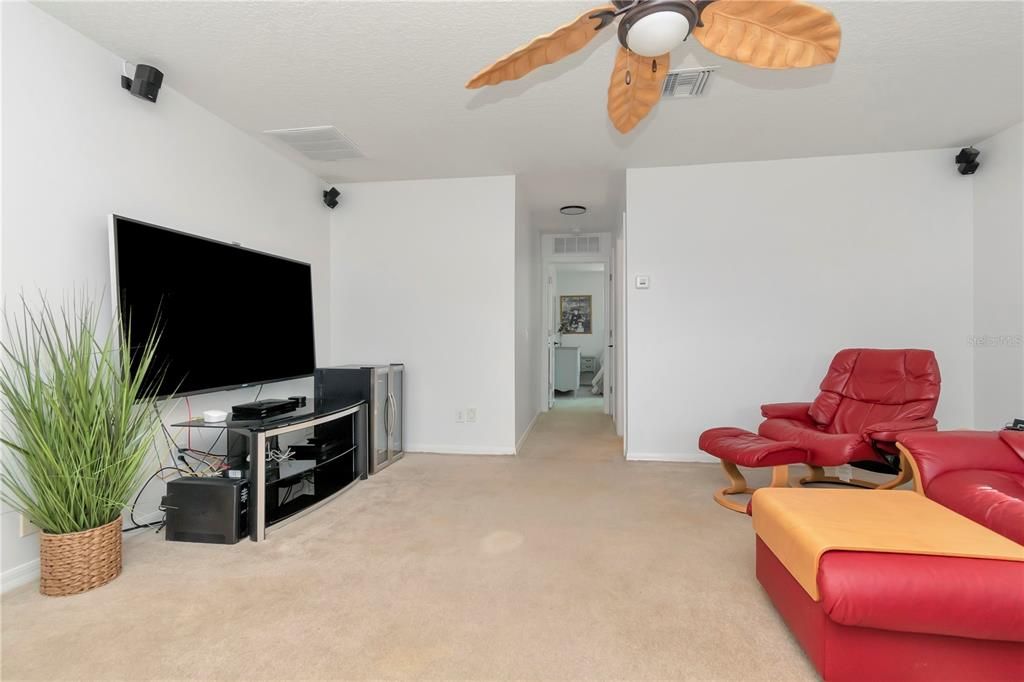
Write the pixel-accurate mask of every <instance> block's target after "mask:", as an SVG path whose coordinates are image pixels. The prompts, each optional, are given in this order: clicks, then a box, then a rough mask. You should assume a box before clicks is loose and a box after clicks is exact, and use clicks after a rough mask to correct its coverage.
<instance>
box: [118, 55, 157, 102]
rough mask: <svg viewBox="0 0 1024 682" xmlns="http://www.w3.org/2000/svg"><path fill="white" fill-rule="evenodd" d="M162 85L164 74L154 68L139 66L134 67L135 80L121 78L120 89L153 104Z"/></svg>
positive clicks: (126, 77)
mask: <svg viewBox="0 0 1024 682" xmlns="http://www.w3.org/2000/svg"><path fill="white" fill-rule="evenodd" d="M163 83H164V73H163V71H161V70H160V69H158V68H156V67H155V66H150V65H148V64H139V65H138V66H136V67H135V78H129V77H128V76H121V87H122V88H124V89H125V90H127V91H129V92H130V93H132V94H133V95H135V96H136V97H138V98H139V99H144V100H148V101H150V102H155V101H156V97H157V95H158V94H160V86H161V85H163Z"/></svg>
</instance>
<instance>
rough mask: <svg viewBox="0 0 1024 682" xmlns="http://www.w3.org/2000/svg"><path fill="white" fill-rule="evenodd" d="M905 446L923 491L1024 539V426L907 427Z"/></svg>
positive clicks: (1020, 540)
mask: <svg viewBox="0 0 1024 682" xmlns="http://www.w3.org/2000/svg"><path fill="white" fill-rule="evenodd" d="M900 449H901V450H902V451H903V453H904V455H906V456H907V458H908V459H909V460H910V463H911V465H912V467H913V469H914V485H915V487H916V488H917V491H918V492H920V493H923V494H924V495H925V496H927V497H928V498H929V499H932V500H935V501H936V502H938V503H939V504H941V505H943V506H946V507H949V508H950V509H952V510H953V511H955V512H957V513H958V514H960V515H962V516H966V517H967V518H969V519H971V520H973V521H977V522H978V523H980V524H981V525H983V526H987V527H988V528H991V529H992V530H994V531H995V532H997V533H999V534H1000V535H1004V536H1006V537H1008V538H1010V539H1011V540H1013V541H1014V542H1016V543H1018V544H1021V545H1024V432H1020V431H940V432H934V433H906V434H903V435H901V436H900ZM1021 589H1024V587H1022V588H1021ZM1022 679H1024V677H1022Z"/></svg>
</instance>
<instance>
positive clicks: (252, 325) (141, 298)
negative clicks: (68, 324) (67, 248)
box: [110, 215, 316, 396]
mask: <svg viewBox="0 0 1024 682" xmlns="http://www.w3.org/2000/svg"><path fill="white" fill-rule="evenodd" d="M110 257H111V272H112V277H113V289H112V291H113V292H114V295H113V301H114V305H115V306H117V309H118V310H119V311H120V313H121V321H122V325H123V327H124V330H125V332H126V333H127V334H128V335H129V338H130V339H131V343H132V345H133V346H138V345H140V344H142V343H143V342H144V341H145V339H146V338H147V337H148V335H149V333H150V331H151V330H152V329H153V328H154V326H158V327H159V329H160V334H161V336H160V343H159V345H158V347H157V352H156V357H155V358H154V362H153V367H152V369H151V374H152V379H153V380H156V378H157V376H158V375H157V374H156V372H157V370H158V369H159V370H163V371H164V375H163V378H162V380H161V381H160V385H159V388H158V393H159V395H161V396H167V395H170V394H172V393H173V394H177V395H189V394H195V393H205V392H209V391H218V390H225V389H230V388H239V387H242V386H252V385H256V384H264V383H269V382H273V381H284V380H286V379H296V378H299V377H304V376H309V375H311V374H313V369H314V367H315V364H316V361H315V355H316V353H315V346H314V340H313V282H312V270H311V268H310V266H309V264H308V263H301V262H299V261H294V260H291V259H288V258H282V257H280V256H273V255H270V254H268V253H261V252H259V251H253V250H252V249H246V248H242V247H241V246H236V245H233V244H226V243H224V242H218V241H214V240H212V239H206V238H203V237H197V236H195V235H191V234H186V233H184V232H178V231H176V230H169V229H167V228H164V227H157V226H156V225H150V224H147V223H144V222H140V221H138V220H131V219H129V218H123V217H121V216H117V215H114V216H111V217H110Z"/></svg>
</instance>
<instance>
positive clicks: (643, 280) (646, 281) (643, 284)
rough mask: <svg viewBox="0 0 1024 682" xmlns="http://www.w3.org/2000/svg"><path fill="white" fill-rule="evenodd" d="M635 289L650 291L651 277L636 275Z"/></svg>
mask: <svg viewBox="0 0 1024 682" xmlns="http://www.w3.org/2000/svg"><path fill="white" fill-rule="evenodd" d="M636 288H637V289H650V288H651V277H650V275H637V276H636Z"/></svg>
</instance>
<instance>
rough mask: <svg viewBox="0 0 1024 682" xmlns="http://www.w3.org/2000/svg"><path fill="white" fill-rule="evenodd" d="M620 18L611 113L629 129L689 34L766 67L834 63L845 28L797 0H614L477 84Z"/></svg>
mask: <svg viewBox="0 0 1024 682" xmlns="http://www.w3.org/2000/svg"><path fill="white" fill-rule="evenodd" d="M616 19H619V28H618V37H619V43H620V45H621V46H620V47H619V52H618V55H617V56H616V58H615V68H614V69H613V70H612V79H611V84H610V85H609V86H608V116H609V118H611V121H612V123H613V124H614V125H615V127H616V128H617V129H618V131H619V132H621V133H628V132H629V131H630V130H632V129H633V128H634V127H635V126H636V124H637V123H639V122H640V121H642V120H643V118H644V117H645V116H647V114H648V113H649V112H650V111H651V109H653V108H654V105H655V104H657V103H658V99H659V98H660V97H661V88H662V83H663V81H664V80H665V76H666V75H668V69H669V53H670V52H671V51H672V50H673V49H674V48H676V47H678V46H679V45H680V44H681V43H682V42H683V41H684V40H686V39H687V38H688V37H689V36H690V34H691V33H692V34H693V36H694V37H695V38H696V39H697V40H698V41H699V42H700V43H701V45H703V46H704V47H705V48H707V49H708V50H710V51H711V52H714V53H715V54H717V55H720V56H722V57H726V58H728V59H732V60H734V61H737V62H740V63H742V64H747V65H749V66H756V67H759V68H762V69H794V68H804V67H808V66H818V65H819V64H829V63H832V62H834V61H835V60H836V56H838V54H839V42H840V37H841V31H840V29H839V23H838V22H837V21H836V18H835V17H834V16H833V15H832V13H831V12H829V11H828V10H825V9H822V8H820V7H816V6H814V5H810V4H807V3H804V2H800V1H799V0H614V1H613V2H612V3H611V4H608V5H603V6H601V7H595V8H594V9H592V10H590V11H588V12H584V13H583V14H581V15H580V16H579V17H577V18H576V20H575V21H573V22H571V23H569V24H566V25H564V26H562V27H560V28H558V29H556V30H555V31H553V32H552V33H548V34H547V35H542V36H539V37H537V38H534V39H533V40H532V41H530V42H529V43H527V44H526V45H524V46H523V47H520V48H519V49H518V50H516V51H515V52H512V53H511V54H508V55H506V56H504V57H502V58H501V59H499V60H498V61H496V62H494V63H493V64H491V65H490V66H488V67H487V68H486V69H484V70H483V71H481V72H480V73H478V74H477V75H475V76H473V78H471V79H470V80H469V82H468V83H466V87H467V88H470V89H473V88H479V87H482V86H484V85H496V84H498V83H501V82H503V81H507V80H515V79H517V78H522V77H523V76H525V75H526V74H528V73H530V72H531V71H533V70H534V69H537V68H539V67H541V66H546V65H547V64H554V63H555V62H557V61H558V60H560V59H562V58H564V57H567V56H568V55H570V54H572V53H573V52H576V51H577V50H580V49H582V48H583V47H584V46H585V45H586V44H587V43H589V42H590V41H591V40H593V39H594V37H595V36H596V35H597V34H598V32H599V31H600V30H601V29H603V28H605V27H607V26H609V25H610V24H612V23H613V22H614V21H615V20H616Z"/></svg>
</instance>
